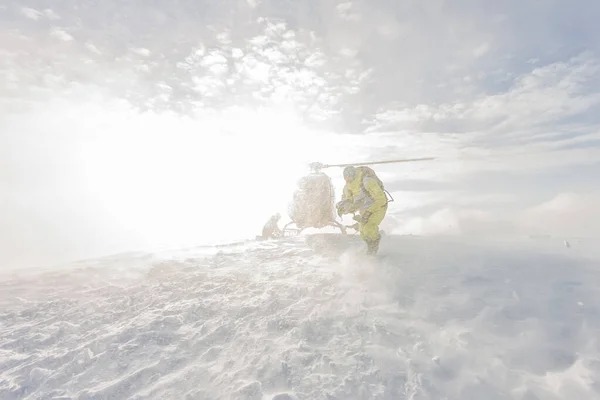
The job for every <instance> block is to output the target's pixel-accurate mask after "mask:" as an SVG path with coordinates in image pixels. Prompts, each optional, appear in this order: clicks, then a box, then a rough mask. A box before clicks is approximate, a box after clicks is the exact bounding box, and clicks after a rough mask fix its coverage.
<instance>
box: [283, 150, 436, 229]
mask: <svg viewBox="0 0 600 400" xmlns="http://www.w3.org/2000/svg"><path fill="white" fill-rule="evenodd" d="M433 159H435V158H433V157H423V158H412V159H400V160H387V161H372V162H363V163H352V164H331V165H329V164H322V163H320V162H312V163H310V164H309V167H310V173H309V174H308V175H305V176H303V177H301V178H300V179H299V180H298V182H297V189H296V190H295V191H294V194H293V198H292V201H291V203H290V204H289V206H288V216H289V218H290V219H291V221H290V222H288V223H287V224H286V225H285V226H284V227H283V229H282V232H283V235H284V236H292V235H294V236H295V235H299V234H300V233H301V232H302V231H303V230H304V229H307V228H316V229H322V228H325V227H334V228H337V229H339V230H340V232H341V233H342V234H343V235H346V234H347V233H348V229H354V230H356V231H358V224H357V223H356V224H354V225H343V224H342V223H341V222H338V221H337V213H336V210H335V204H334V203H335V189H334V187H333V183H332V180H331V178H330V177H329V176H328V175H327V174H326V173H324V172H323V171H322V169H325V168H332V167H342V168H343V167H347V166H362V165H373V164H390V163H400V162H413V161H426V160H433ZM384 191H385V189H384ZM385 192H386V194H387V195H388V196H389V197H390V198H391V200H389V201H394V199H393V197H392V196H391V194H390V193H389V192H387V191H385ZM293 225H295V226H296V227H295V228H293Z"/></svg>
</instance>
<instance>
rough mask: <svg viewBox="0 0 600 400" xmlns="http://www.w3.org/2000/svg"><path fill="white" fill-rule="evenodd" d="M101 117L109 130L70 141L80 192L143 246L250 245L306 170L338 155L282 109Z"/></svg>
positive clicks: (322, 136) (325, 138)
mask: <svg viewBox="0 0 600 400" xmlns="http://www.w3.org/2000/svg"><path fill="white" fill-rule="evenodd" d="M122 113H127V115H123V114H122ZM107 118H112V119H113V120H114V121H115V124H114V125H113V127H114V128H113V129H111V130H107V129H98V128H96V129H94V128H93V127H94V126H97V125H94V124H93V123H90V124H88V125H90V126H87V127H86V134H85V139H83V140H80V142H79V143H80V145H79V159H80V162H81V165H82V172H81V173H82V177H83V179H84V182H85V186H86V190H87V192H88V194H90V197H92V198H94V199H95V201H96V203H97V206H98V207H100V208H101V209H102V212H103V214H104V215H106V216H107V218H109V219H110V220H111V223H115V224H118V225H119V226H120V227H121V228H123V229H125V230H128V231H130V232H131V234H132V235H135V236H136V237H137V238H138V239H139V241H140V242H143V243H148V245H151V246H159V245H163V246H180V245H193V244H198V243H207V242H208V243H210V242H213V241H222V240H231V239H236V240H237V239H243V238H253V237H254V235H256V234H259V233H260V230H261V228H262V224H264V222H265V221H266V219H267V218H268V217H269V216H270V215H272V214H273V213H275V212H280V213H281V214H282V215H283V216H287V206H288V204H289V202H290V201H291V198H292V193H293V190H294V189H295V185H296V181H297V179H298V178H299V177H300V176H302V175H304V174H306V173H308V171H309V170H308V165H307V164H308V163H309V162H311V161H320V160H323V157H325V156H326V154H327V153H328V152H329V154H331V150H332V149H333V148H334V147H335V146H337V149H338V150H337V151H338V153H339V143H336V140H333V137H334V136H333V134H329V133H325V132H315V131H311V130H309V129H307V128H305V127H303V125H302V123H301V122H300V120H299V118H298V117H297V116H296V115H295V114H294V113H293V112H292V111H289V110H282V109H262V110H249V109H243V108H236V109H230V110H226V111H223V112H220V113H212V114H210V115H203V116H201V117H198V118H196V119H192V118H185V119H184V118H180V117H177V116H174V115H170V114H150V113H149V114H138V113H133V112H132V111H130V110H125V111H121V113H119V114H116V115H109V116H107V115H106V114H101V115H98V116H97V119H98V120H103V121H104V124H103V125H104V126H106V121H107ZM93 120H94V119H93V118H89V121H90V122H91V121H93ZM282 222H284V221H282Z"/></svg>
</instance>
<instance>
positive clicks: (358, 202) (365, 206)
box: [342, 170, 388, 212]
mask: <svg viewBox="0 0 600 400" xmlns="http://www.w3.org/2000/svg"><path fill="white" fill-rule="evenodd" d="M361 182H362V185H361ZM342 201H348V202H350V203H352V204H354V211H360V212H365V211H369V212H375V211H378V210H380V209H381V208H382V207H383V206H384V205H386V204H387V202H388V200H387V196H386V195H385V192H384V191H383V189H381V187H380V186H379V184H378V183H377V181H376V180H375V179H373V178H370V177H368V176H367V177H364V178H363V172H362V171H361V170H358V174H357V175H356V178H354V180H353V181H351V182H349V183H346V185H345V186H344V191H343V194H342Z"/></svg>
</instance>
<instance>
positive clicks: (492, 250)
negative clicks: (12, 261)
mask: <svg viewBox="0 0 600 400" xmlns="http://www.w3.org/2000/svg"><path fill="white" fill-rule="evenodd" d="M532 243H533V242H532ZM570 244H571V246H570V247H569V248H567V247H565V246H564V244H563V243H562V241H557V242H548V243H546V244H540V243H535V244H533V245H529V244H522V245H514V244H509V243H501V244H497V243H496V244H494V243H484V242H477V243H473V242H471V243H468V242H465V241H462V242H461V241H459V240H458V239H450V238H425V237H410V236H405V237H400V236H388V237H385V238H384V242H383V243H382V246H381V255H380V256H378V257H377V258H375V259H372V258H368V257H366V256H363V255H360V254H357V253H356V251H357V250H360V247H361V244H360V241H359V238H358V237H356V236H350V237H342V236H341V235H340V236H335V235H314V236H307V237H298V238H290V239H285V240H283V241H263V242H247V243H238V244H232V245H231V246H220V247H210V248H209V247H205V248H196V249H187V250H185V251H181V252H173V253H162V254H131V255H121V256H115V257H111V258H105V259H101V260H95V261H94V260H93V261H86V262H82V263H78V264H73V265H70V266H65V267H62V268H56V269H53V270H40V271H37V272H32V271H24V272H22V273H17V272H14V271H11V272H5V273H4V275H3V277H2V280H1V281H0V399H135V400H140V399H254V400H259V399H260V400H262V399H276V400H290V399H415V400H416V399H436V400H442V399H463V400H467V399H478V400H483V399H485V400H498V399H524V400H535V399H540V400H541V399H582V400H583V399H594V398H600V358H599V351H598V350H599V346H598V340H599V339H600V331H599V327H600V306H599V305H600V296H599V290H600V289H599V288H600V286H599V285H598V284H599V282H600V272H599V269H598V263H597V261H596V258H594V257H587V258H586V257H584V256H583V255H582V251H581V249H583V245H582V244H580V243H573V242H572V243H570ZM594 245H596V243H593V244H592V245H591V247H594ZM595 248H597V246H595Z"/></svg>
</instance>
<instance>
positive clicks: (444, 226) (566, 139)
mask: <svg viewBox="0 0 600 400" xmlns="http://www.w3.org/2000/svg"><path fill="white" fill-rule="evenodd" d="M599 13H600V3H598V2H596V1H592V0H581V1H579V2H577V3H576V4H575V3H572V2H566V1H558V0H550V1H533V0H530V1H518V2H517V1H504V2H494V3H491V2H487V1H486V2H484V1H471V0H459V1H453V2H449V1H444V0H432V1H428V2H426V3H425V2H422V1H416V0H409V1H402V2H392V1H389V0H368V1H367V0H357V1H335V0H332V1H327V2H324V1H317V0H303V1H300V0H297V1H291V0H279V1H274V0H269V1H267V0H264V1H263V0H236V1H233V0H230V1H219V2H208V1H191V0H180V1H173V2H168V3H164V2H149V1H130V2H127V3H123V2H117V1H114V0H104V1H89V0H88V1H77V2H76V1H73V0H60V1H55V2H52V4H51V5H49V3H47V2H43V1H28V0H26V1H14V0H5V1H3V2H2V3H1V4H0V54H1V56H0V193H1V195H0V235H1V236H0V238H1V241H0V263H1V264H0V265H2V266H4V267H17V268H21V267H28V266H36V265H43V264H49V263H60V262H66V261H69V260H75V259H80V258H88V257H95V256H99V255H104V254H112V253H116V252H125V251H137V250H141V249H146V250H148V249H153V248H156V249H158V248H165V247H167V248H168V247H173V248H177V247H181V246H195V245H200V244H210V243H217V242H223V241H228V240H237V239H244V238H253V237H254V236H255V235H257V234H260V230H261V228H262V225H263V224H264V222H265V221H266V220H267V219H268V217H269V216H270V215H271V214H273V213H274V212H278V211H279V212H281V213H282V215H283V219H282V223H285V222H287V221H289V218H287V206H288V203H289V201H290V199H291V196H292V192H293V190H294V188H295V184H296V180H297V178H299V177H300V176H302V175H303V174H306V173H307V172H308V169H307V164H308V163H309V162H313V161H319V162H322V163H327V164H334V163H349V162H356V163H360V162H366V161H377V160H388V159H397V158H413V157H436V159H435V160H433V161H428V162H421V163H413V164H388V165H383V166H377V167H375V169H376V171H377V172H378V173H379V174H380V176H381V178H382V179H383V180H384V182H385V184H386V187H387V188H388V190H389V191H390V192H391V194H392V196H393V197H394V199H395V201H394V202H393V203H392V204H391V206H390V210H389V215H388V217H387V218H386V220H385V221H384V223H383V224H382V228H383V229H385V230H386V231H387V232H392V233H398V234H423V235H427V234H451V235H478V236H481V235H489V236H494V235H564V236H593V237H598V236H599V235H600V211H599V210H598V204H600V202H599V200H600V190H599V189H600V185H599V184H598V182H599V181H598V176H600V113H599V112H598V111H599V110H600V47H599V46H600V25H598V24H597V23H596V21H595V16H596V15H599ZM325 172H326V173H327V174H328V175H330V176H331V177H332V179H333V181H334V183H335V185H336V193H337V195H338V197H339V194H340V193H341V188H342V186H343V181H342V179H341V170H340V169H335V168H332V169H328V170H325ZM346 222H348V221H346Z"/></svg>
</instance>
